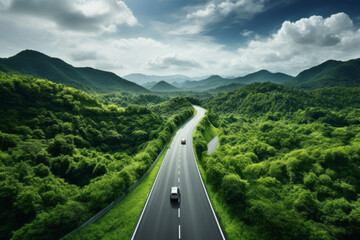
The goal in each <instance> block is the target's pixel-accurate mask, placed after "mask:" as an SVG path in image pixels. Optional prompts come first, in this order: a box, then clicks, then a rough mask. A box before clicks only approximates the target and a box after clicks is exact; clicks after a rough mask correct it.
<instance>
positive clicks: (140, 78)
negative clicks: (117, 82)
mask: <svg viewBox="0 0 360 240" xmlns="http://www.w3.org/2000/svg"><path fill="white" fill-rule="evenodd" d="M123 78H125V79H126V80H129V81H132V82H135V83H137V84H140V85H143V84H145V83H148V82H154V81H155V82H159V81H165V82H168V83H174V82H176V83H181V82H184V81H186V80H199V79H202V78H196V77H195V78H192V77H188V76H185V75H168V76H158V75H145V74H142V73H132V74H129V75H126V76H124V77H123Z"/></svg>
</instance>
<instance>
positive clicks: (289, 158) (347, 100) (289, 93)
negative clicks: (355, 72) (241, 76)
mask: <svg viewBox="0 0 360 240" xmlns="http://www.w3.org/2000/svg"><path fill="white" fill-rule="evenodd" d="M205 107H207V108H208V109H210V111H208V112H207V116H206V117H205V118H204V119H203V120H202V121H201V123H200V125H199V126H198V127H197V131H196V133H195V136H194V146H195V152H196V153H197V155H198V157H199V158H200V163H201V165H202V168H203V177H204V179H205V183H206V185H207V190H208V191H209V193H210V196H211V198H212V202H213V203H214V207H215V210H216V211H217V214H218V216H219V218H220V220H221V224H222V227H223V228H224V229H225V232H226V235H227V238H228V239H229V240H232V239H234V240H235V239H249V240H255V239H264V240H273V239H285V240H287V239H288V240H290V239H291V240H294V239H330V240H338V239H344V240H345V239H354V240H355V239H357V238H358V236H359V235H360V228H359V226H360V197H359V196H360V180H359V179H360V167H359V166H360V88H354V87H351V88H347V87H333V88H322V89H318V90H312V91H309V90H307V91H303V90H301V91H300V90H295V89H290V88H286V87H283V86H280V85H276V84H272V83H255V84H250V85H247V86H244V87H242V88H240V89H238V90H234V91H230V92H225V93H221V94H218V95H217V96H215V97H214V98H212V99H210V100H209V101H208V102H207V103H205ZM211 124H213V125H214V126H215V127H218V128H219V130H220V134H219V146H218V147H217V149H216V150H215V152H214V153H213V154H211V155H208V154H207V152H206V150H207V148H206V146H207V145H206V144H207V142H208V140H206V135H207V134H209V132H208V131H209V129H212V128H213V127H212V125H211Z"/></svg>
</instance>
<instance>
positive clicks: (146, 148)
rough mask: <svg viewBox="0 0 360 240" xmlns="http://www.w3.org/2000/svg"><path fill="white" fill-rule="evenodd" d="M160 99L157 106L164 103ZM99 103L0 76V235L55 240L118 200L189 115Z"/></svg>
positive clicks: (179, 102)
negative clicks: (164, 113) (166, 113)
mask: <svg viewBox="0 0 360 240" xmlns="http://www.w3.org/2000/svg"><path fill="white" fill-rule="evenodd" d="M165 103H166V102H164V103H163V104H165ZM168 104H169V105H171V106H173V107H172V108H173V109H174V110H173V111H172V112H171V114H169V115H166V116H165V115H164V116H163V115H161V113H156V112H155V111H153V110H151V109H149V108H146V107H142V106H134V105H129V106H127V107H126V108H122V107H118V106H116V105H114V104H113V105H104V104H101V103H100V102H99V100H98V99H97V98H96V97H94V96H92V95H89V94H87V93H85V92H83V91H80V90H76V89H73V88H68V87H65V86H64V85H61V84H60V85H59V84H55V83H52V82H50V81H48V80H43V79H36V78H33V77H30V76H21V75H15V74H5V73H1V72H0V115H1V118H0V221H1V227H0V236H2V239H59V238H60V237H62V236H64V235H65V234H67V233H68V232H70V231H72V230H73V229H74V228H76V227H77V226H79V225H80V224H82V223H83V222H85V221H86V220H87V219H88V218H89V217H91V216H92V215H93V214H95V213H96V212H98V211H99V210H101V209H102V208H104V207H105V206H107V205H108V204H109V203H110V202H112V201H113V200H114V199H116V198H117V197H118V196H120V195H122V194H123V192H124V191H125V190H126V189H127V188H128V187H129V186H130V185H132V184H133V183H134V182H136V181H137V179H139V178H140V177H141V176H142V174H143V173H144V172H146V170H147V169H148V168H149V166H150V165H151V164H152V162H153V161H154V160H155V158H156V157H157V155H158V154H159V153H160V151H161V150H162V148H163V147H164V146H165V144H167V142H168V141H169V140H170V138H171V135H172V133H173V132H174V130H175V129H176V128H177V126H179V125H181V124H182V123H183V122H185V121H186V120H187V119H188V118H190V117H191V116H192V115H193V112H194V109H193V108H192V106H191V104H190V102H188V101H186V100H185V99H171V100H169V102H168Z"/></svg>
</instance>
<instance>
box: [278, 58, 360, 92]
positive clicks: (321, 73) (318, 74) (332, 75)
mask: <svg viewBox="0 0 360 240" xmlns="http://www.w3.org/2000/svg"><path fill="white" fill-rule="evenodd" d="M283 84H284V85H285V86H289V87H295V88H301V89H315V88H323V87H334V86H343V87H359V86H360V58H359V59H354V60H349V61H346V62H341V61H334V60H329V61H326V62H324V63H322V64H320V65H318V66H315V67H312V68H310V69H307V70H305V71H303V72H301V73H299V75H298V76H296V77H295V78H293V79H292V80H290V81H286V82H284V83H283Z"/></svg>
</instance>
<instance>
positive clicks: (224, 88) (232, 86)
mask: <svg viewBox="0 0 360 240" xmlns="http://www.w3.org/2000/svg"><path fill="white" fill-rule="evenodd" d="M243 86H245V84H242V83H230V84H228V85H225V86H221V87H217V88H213V89H210V90H209V91H211V92H224V91H230V90H234V89H238V88H241V87H243Z"/></svg>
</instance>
